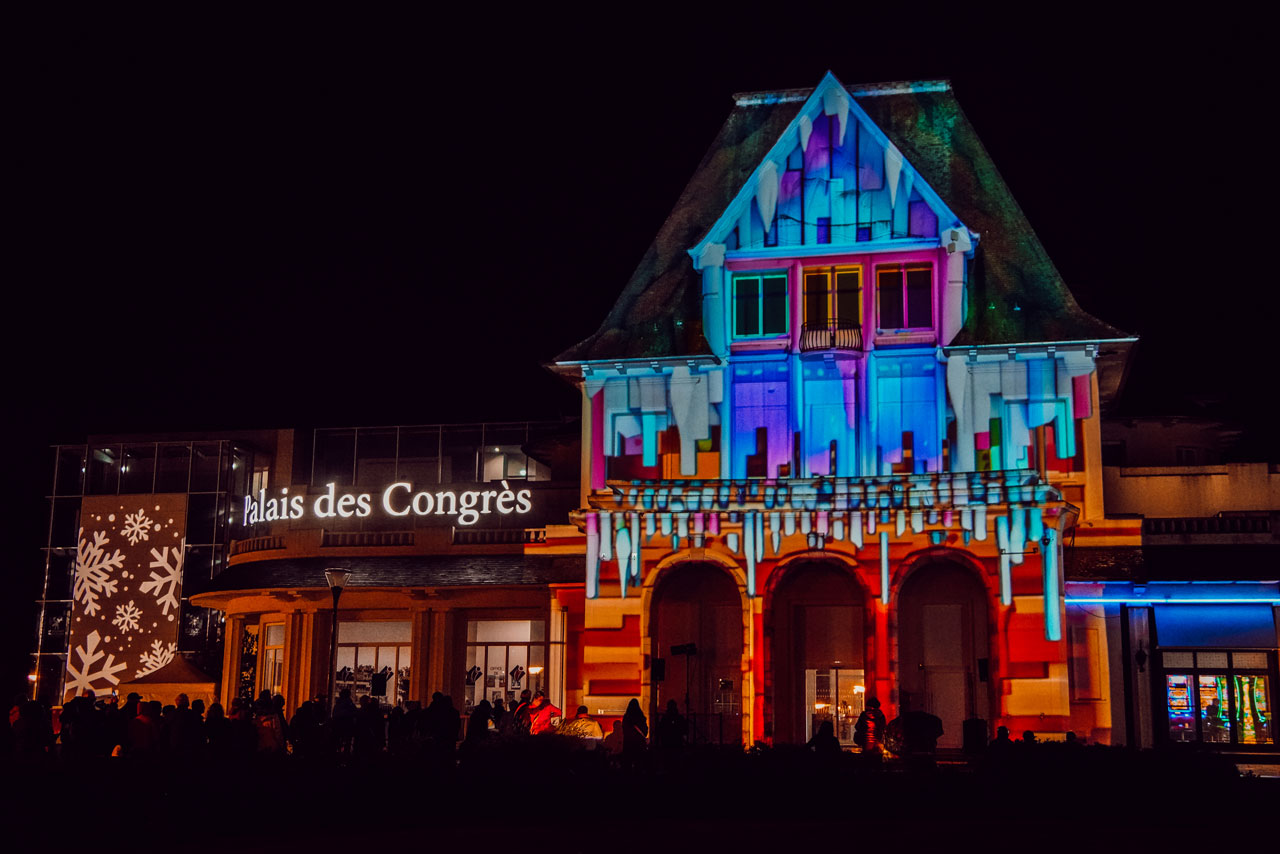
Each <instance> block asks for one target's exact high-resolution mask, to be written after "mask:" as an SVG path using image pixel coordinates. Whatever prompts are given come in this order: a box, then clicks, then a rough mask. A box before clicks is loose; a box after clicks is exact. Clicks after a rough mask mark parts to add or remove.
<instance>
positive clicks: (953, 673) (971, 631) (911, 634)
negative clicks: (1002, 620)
mask: <svg viewBox="0 0 1280 854" xmlns="http://www.w3.org/2000/svg"><path fill="white" fill-rule="evenodd" d="M898 614H899V622H898V657H899V661H900V662H901V669H900V671H899V681H898V686H899V704H900V706H901V708H902V709H904V710H907V709H911V710H916V711H925V712H929V713H930V714H932V715H936V716H937V717H939V718H940V719H941V720H942V729H943V735H942V737H941V738H940V739H938V746H939V747H953V748H958V747H962V746H963V744H964V721H965V720H966V719H968V718H982V719H983V720H986V721H990V720H991V691H990V684H991V683H990V676H989V662H990V656H991V653H990V631H989V626H988V614H987V590H986V588H985V587H984V586H983V584H982V582H981V581H980V580H979V579H978V578H976V577H975V576H974V574H973V572H972V571H970V570H969V569H967V568H966V567H964V566H961V565H960V564H958V563H955V562H953V561H948V560H938V561H931V562H929V563H927V564H925V565H924V566H920V567H918V568H917V569H915V570H914V571H912V573H911V574H910V575H909V576H908V577H907V580H906V581H905V582H904V583H903V585H902V593H901V596H900V603H899V606H898ZM989 728H990V727H989V726H988V729H989ZM988 737H990V733H988Z"/></svg>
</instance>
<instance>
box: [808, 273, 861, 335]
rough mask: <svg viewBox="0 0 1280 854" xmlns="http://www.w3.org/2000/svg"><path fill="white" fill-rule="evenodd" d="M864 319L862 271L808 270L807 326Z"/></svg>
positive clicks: (856, 321) (841, 323)
mask: <svg viewBox="0 0 1280 854" xmlns="http://www.w3.org/2000/svg"><path fill="white" fill-rule="evenodd" d="M861 320H862V269H861V268H859V267H822V268H815V269H807V270H805V271H804V322H805V325H806V326H807V327H819V326H825V325H827V324H828V323H829V322H830V321H836V322H837V323H839V324H840V325H841V326H846V325H852V326H856V325H858V324H859V323H860V322H861Z"/></svg>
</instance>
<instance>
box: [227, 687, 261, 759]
mask: <svg viewBox="0 0 1280 854" xmlns="http://www.w3.org/2000/svg"><path fill="white" fill-rule="evenodd" d="M227 721H228V722H229V724H230V726H229V727H228V732H229V736H230V743H231V756H232V757H235V758H238V759H241V760H243V759H246V758H248V757H250V756H252V755H253V754H254V753H255V752H256V751H257V749H258V728H257V726H256V725H255V724H254V720H253V708H252V705H251V704H250V703H249V701H248V700H247V699H245V698H244V697H234V698H232V700H231V708H230V710H229V711H228V713H227Z"/></svg>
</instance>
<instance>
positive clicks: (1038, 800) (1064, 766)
mask: <svg viewBox="0 0 1280 854" xmlns="http://www.w3.org/2000/svg"><path fill="white" fill-rule="evenodd" d="M575 747H576V745H574V744H571V743H568V741H567V740H564V739H558V738H534V739H528V740H527V741H526V742H525V743H522V744H518V745H505V746H503V747H502V748H501V749H493V750H486V751H480V752H476V753H472V754H471V755H469V756H465V757H464V758H463V759H462V761H461V762H456V761H451V760H450V759H449V758H448V757H431V756H418V757H412V758H410V757H392V756H387V755H379V756H375V757H372V758H371V759H370V760H368V761H364V762H359V761H351V762H347V763H343V762H341V761H339V760H338V759H336V758H332V757H325V758H317V759H312V760H303V759H299V758H298V757H295V756H279V757H269V758H263V759H260V760H256V761H248V762H246V761H237V762H230V761H226V760H222V759H219V758H218V757H202V758H199V759H191V760H187V761H179V760H175V759H168V760H162V761H157V762H153V763H145V762H140V761H131V760H128V759H122V758H94V759H87V760H82V761H79V762H69V761H64V760H56V759H51V758H44V759H41V760H39V761H35V762H26V763H18V764H13V763H9V765H8V767H7V768H6V772H5V776H6V777H7V780H6V783H7V785H6V791H7V793H8V794H6V796H5V798H4V800H3V803H4V808H3V811H4V813H5V816H4V824H3V826H4V836H3V840H4V843H5V845H4V847H5V848H6V849H7V850H12V851H19V850H31V849H32V848H37V849H38V848H45V849H48V850H54V849H58V850H73V849H74V850H80V851H106V850H129V851H134V852H142V851H161V850H163V851H171V852H188V851H227V852H256V851H273V852H287V851H295V850H307V851H339V850H345V851H361V852H363V851H370V852H372V851H394V850H429V849H430V850H434V849H436V848H437V847H438V846H448V849H449V850H451V851H459V852H462V851H466V852H470V851H478V852H522V851H526V850H534V851H547V852H596V851H599V852H609V854H618V852H632V851H637V852H638V851H654V852H658V851H716V852H724V851H735V850H736V851H792V850H809V846H813V845H818V846H823V847H822V848H820V849H818V850H822V851H827V850H832V851H835V850H845V851H848V850H856V849H862V848H864V847H865V846H868V845H874V846H876V847H877V848H881V849H882V850H884V851H886V852H889V851H903V850H906V851H914V850H947V849H954V850H966V851H967V850H991V851H996V850H1025V851H1036V852H1039V851H1046V850H1050V851H1057V850H1075V851H1082V852H1083V851H1090V852H1092V851H1098V850H1114V849H1119V848H1126V849H1130V850H1134V849H1133V846H1134V845H1135V844H1136V845H1140V846H1144V847H1145V846H1149V845H1155V844H1163V843H1175V844H1178V845H1179V846H1181V845H1185V844H1188V843H1190V842H1193V841H1194V842H1196V843H1204V842H1209V843H1213V842H1214V841H1215V840H1216V841H1217V843H1218V844H1225V843H1230V844H1231V845H1232V848H1233V850H1236V851H1252V850H1255V849H1254V845H1255V844H1260V845H1261V846H1263V847H1262V848H1261V849H1259V850H1275V848H1274V847H1273V846H1274V845H1275V844H1276V840H1277V839H1278V838H1280V837H1278V836H1277V828H1280V780H1277V779H1263V778H1252V777H1241V776H1240V775H1239V774H1238V773H1237V772H1236V770H1235V768H1234V766H1233V765H1232V764H1231V763H1230V762H1229V761H1227V760H1225V759H1223V758H1222V757H1219V756H1215V755H1213V754H1192V753H1179V754H1172V753H1170V754H1160V753H1151V752H1147V753H1132V752H1128V751H1125V750H1123V749H1111V748H1103V747H1066V746H1063V745H1056V744H1049V745H1040V746H1036V747H1032V748H1028V749H1026V750H1023V751H1019V752H1017V753H1016V754H1011V755H1007V756H1005V757H1004V758H1003V759H1002V760H1000V761H996V762H993V761H986V762H982V763H975V764H971V765H967V766H949V765H943V766H941V767H935V768H930V767H917V768H906V767H903V766H901V765H896V764H892V763H884V764H882V763H875V762H868V761H864V758H863V757H860V756H853V755H848V754H845V755H841V756H838V757H829V758H823V757H818V756H814V755H812V754H810V753H808V752H806V751H804V750H803V749H785V748H777V749H772V750H769V749H766V750H761V751H757V752H754V753H747V754H743V753H736V752H713V751H705V752H704V751H691V752H686V753H682V754H673V755H667V756H662V755H655V754H650V755H648V756H647V757H646V758H645V762H644V764H643V765H642V766H641V767H637V768H634V769H625V768H619V767H611V766H609V765H608V764H607V763H605V762H604V761H602V760H601V758H600V757H599V756H597V755H595V754H593V753H590V752H584V751H582V750H579V749H574V748H575ZM1241 844H1244V846H1245V847H1243V848H1241V847H1239V846H1240V845H1241ZM828 845H830V846H832V847H831V848H827V847H825V846H828ZM18 846H24V847H18ZM28 846H29V847H28ZM1011 846H1012V847H1011Z"/></svg>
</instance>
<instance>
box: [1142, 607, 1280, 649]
mask: <svg viewBox="0 0 1280 854" xmlns="http://www.w3.org/2000/svg"><path fill="white" fill-rule="evenodd" d="M1155 612H1156V638H1157V640H1158V641H1159V644H1160V646H1194V647H1232V648H1240V649H1275V648H1276V621H1275V615H1274V613H1273V611H1272V608H1271V606H1270V605H1157V606H1156V607H1155Z"/></svg>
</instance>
